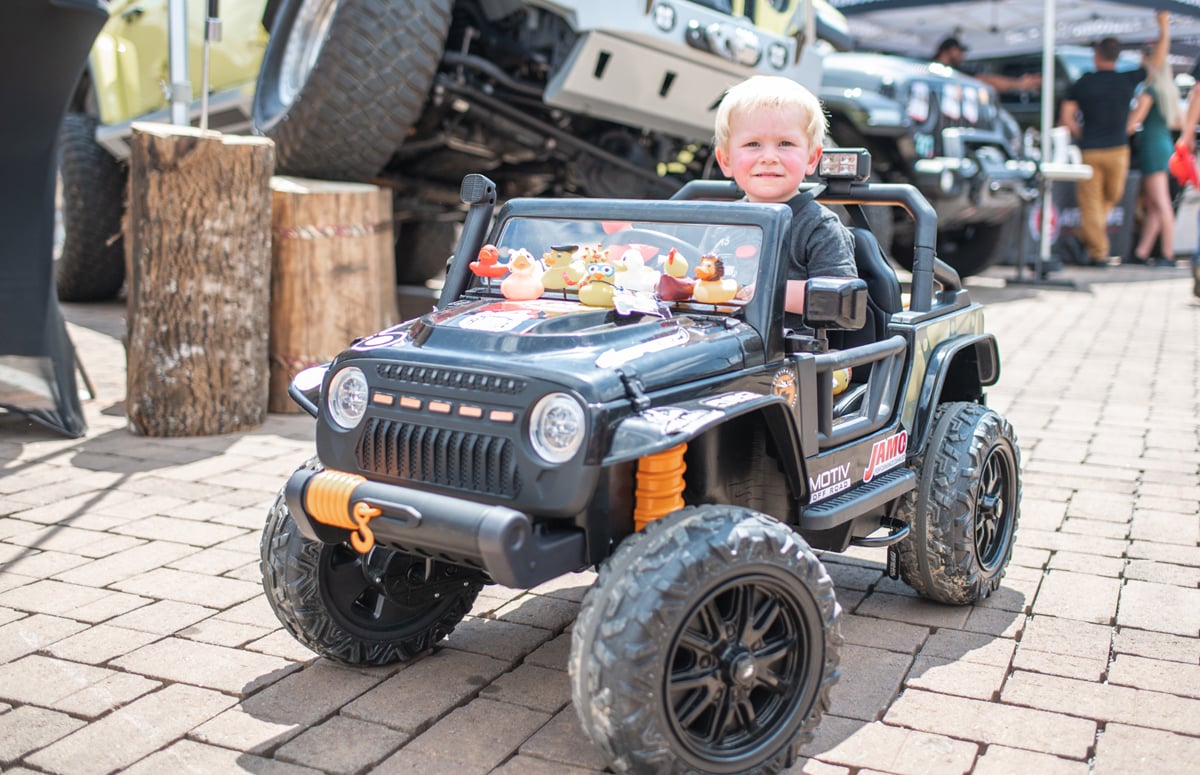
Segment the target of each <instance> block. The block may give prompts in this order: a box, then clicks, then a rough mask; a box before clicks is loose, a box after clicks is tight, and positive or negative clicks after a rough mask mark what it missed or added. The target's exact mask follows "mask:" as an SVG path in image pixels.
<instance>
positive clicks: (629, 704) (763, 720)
mask: <svg viewBox="0 0 1200 775" xmlns="http://www.w3.org/2000/svg"><path fill="white" fill-rule="evenodd" d="M839 610H840V609H839V608H838V605H837V602H836V600H835V599H834V593H833V584H832V582H831V581H830V578H829V575H828V573H826V571H825V568H824V566H822V565H821V562H820V560H818V559H817V557H816V555H815V554H814V553H813V552H812V550H811V549H809V547H808V545H807V544H806V543H805V542H804V540H803V539H802V538H800V537H799V535H798V534H797V533H795V532H794V531H793V530H792V529H791V528H789V527H788V526H787V525H784V524H783V523H781V522H778V521H777V520H775V519H773V518H771V517H768V516H766V515H764V514H760V513H758V512H755V511H752V510H750V509H745V508H740V507H735V506H717V505H708V506H699V507H694V508H686V509H683V510H681V511H677V512H675V513H674V514H672V515H670V516H667V517H664V518H663V519H660V520H657V521H655V522H652V523H651V524H650V525H649V526H648V527H647V528H646V530H645V531H644V533H643V534H641V535H636V536H633V537H631V538H630V539H627V540H626V541H625V542H624V543H623V544H622V545H621V546H620V547H619V548H618V550H617V552H616V553H615V554H614V555H613V557H612V558H611V559H610V560H609V562H608V563H607V564H606V565H605V566H604V567H603V569H602V570H601V572H600V577H599V579H598V580H597V582H596V584H595V585H594V586H593V587H592V589H591V590H590V591H589V593H588V595H587V597H586V598H585V600H584V603H583V607H582V609H581V611H580V614H579V618H578V620H577V621H576V624H575V630H574V635H573V638H572V642H571V661H570V668H571V670H570V672H571V690H572V695H573V698H574V702H575V708H576V711H577V712H578V714H579V717H580V720H581V721H582V724H583V728H584V730H585V731H586V732H587V734H588V735H589V736H590V737H591V739H592V740H593V742H595V743H596V745H597V746H598V747H599V748H600V749H601V750H602V751H603V752H604V753H605V754H606V756H607V758H608V759H609V761H610V762H611V763H612V766H613V768H614V769H615V770H617V771H618V772H637V773H664V772H671V773H682V772H735V771H736V772H755V773H773V772H778V771H779V770H780V769H782V768H783V767H785V766H787V765H788V764H789V763H790V762H791V761H792V760H793V758H794V756H795V752H796V750H797V749H798V748H799V747H800V746H801V745H803V744H804V743H805V742H807V741H808V740H809V739H810V738H811V735H812V730H813V728H814V727H815V726H816V724H817V722H818V721H819V720H820V717H821V715H822V713H823V712H824V711H825V710H826V709H827V708H828V706H829V690H830V688H831V687H832V686H833V684H834V682H835V681H836V680H837V677H838V669H837V665H838V647H839V646H840V644H841V636H840V634H839V630H838V623H837V617H838V612H839Z"/></svg>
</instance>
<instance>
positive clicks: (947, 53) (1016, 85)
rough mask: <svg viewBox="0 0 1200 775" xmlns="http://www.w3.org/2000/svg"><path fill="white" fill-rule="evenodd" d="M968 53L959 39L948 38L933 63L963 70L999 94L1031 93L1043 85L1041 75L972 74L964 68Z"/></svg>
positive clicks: (941, 45)
mask: <svg viewBox="0 0 1200 775" xmlns="http://www.w3.org/2000/svg"><path fill="white" fill-rule="evenodd" d="M967 51H968V49H967V47H966V46H964V45H963V42H962V41H961V40H959V39H958V38H954V37H950V38H946V39H945V40H943V41H942V42H941V43H939V44H938V47H937V51H935V52H934V54H933V61H934V62H937V63H938V64H942V65H946V66H947V67H953V68H954V69H955V70H962V71H963V72H964V73H966V74H967V75H969V76H971V77H972V78H975V79H977V80H980V81H983V82H984V83H986V84H987V85H988V86H991V87H992V88H993V89H995V90H996V91H999V92H1010V91H1031V90H1033V89H1037V88H1038V87H1040V86H1041V85H1042V76H1041V75H1040V74H1039V73H1025V74H1024V75H1021V76H1018V77H1016V78H1012V77H1010V76H1007V75H1000V74H999V73H975V72H971V71H970V70H967V69H965V68H964V67H963V60H965V59H966V55H967Z"/></svg>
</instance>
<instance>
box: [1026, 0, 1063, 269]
mask: <svg viewBox="0 0 1200 775" xmlns="http://www.w3.org/2000/svg"><path fill="white" fill-rule="evenodd" d="M1042 5H1043V8H1044V11H1043V14H1044V17H1045V18H1044V20H1043V24H1042V159H1041V163H1043V164H1044V163H1046V162H1048V161H1050V151H1051V147H1050V140H1051V138H1050V132H1051V130H1052V129H1053V128H1054V117H1053V115H1052V113H1053V111H1054V11H1055V7H1054V6H1055V0H1045V2H1044V3H1043V4H1042ZM1039 177H1040V178H1041V182H1040V184H1039V185H1040V186H1041V188H1042V227H1041V229H1040V230H1039V231H1040V235H1039V236H1040V237H1041V242H1040V244H1039V246H1038V255H1037V264H1036V266H1035V267H1034V270H1035V272H1037V273H1038V274H1040V273H1041V270H1042V267H1044V266H1046V265H1048V264H1049V263H1050V207H1051V204H1052V200H1053V198H1054V184H1053V182H1050V181H1047V180H1046V176H1045V175H1044V174H1043V175H1040V176H1039ZM1022 226H1023V227H1024V225H1022ZM1022 260H1024V259H1023V258H1022Z"/></svg>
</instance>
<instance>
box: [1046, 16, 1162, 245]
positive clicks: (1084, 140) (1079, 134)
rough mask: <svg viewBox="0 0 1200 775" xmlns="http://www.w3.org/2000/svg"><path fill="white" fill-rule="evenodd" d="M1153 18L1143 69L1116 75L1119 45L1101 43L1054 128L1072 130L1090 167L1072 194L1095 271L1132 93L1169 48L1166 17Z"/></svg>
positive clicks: (1120, 183)
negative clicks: (1154, 31)
mask: <svg viewBox="0 0 1200 775" xmlns="http://www.w3.org/2000/svg"><path fill="white" fill-rule="evenodd" d="M1156 18H1157V20H1158V30H1159V35H1158V40H1157V41H1155V43H1154V48H1153V50H1152V51H1151V52H1150V56H1149V57H1148V58H1147V59H1146V60H1145V61H1144V62H1143V64H1142V67H1139V68H1138V69H1136V70H1130V71H1128V72H1123V73H1119V72H1117V70H1116V66H1117V56H1118V55H1119V54H1120V53H1121V45H1120V43H1118V42H1117V40H1116V39H1115V38H1105V39H1104V40H1102V41H1100V42H1099V43H1097V44H1096V47H1095V50H1094V52H1093V59H1094V61H1095V63H1096V71H1095V72H1092V73H1085V74H1084V75H1082V76H1081V77H1080V78H1079V80H1078V81H1076V82H1075V83H1074V84H1072V85H1071V88H1070V89H1069V90H1068V91H1067V95H1066V99H1064V100H1063V103H1062V110H1061V112H1060V114H1059V123H1061V124H1062V125H1063V126H1066V127H1067V128H1068V129H1070V130H1071V137H1072V138H1074V140H1075V142H1076V144H1077V145H1078V146H1079V150H1080V152H1081V154H1082V156H1083V163H1084V164H1087V165H1090V166H1091V168H1092V177H1091V179H1090V180H1081V181H1079V183H1077V184H1076V186H1075V195H1076V198H1077V199H1078V200H1079V237H1080V239H1081V240H1082V241H1083V244H1084V246H1085V247H1086V248H1087V254H1088V258H1090V259H1091V261H1092V263H1093V264H1094V265H1096V266H1104V265H1107V264H1108V262H1109V257H1110V253H1109V244H1108V229H1107V223H1108V214H1109V213H1110V212H1112V209H1113V207H1115V206H1116V204H1117V202H1119V201H1121V195H1122V194H1123V193H1124V191H1125V179H1126V177H1128V175H1129V136H1128V135H1127V134H1126V132H1125V123H1126V121H1127V119H1128V118H1129V105H1130V102H1132V100H1133V93H1134V90H1135V89H1136V88H1137V86H1138V84H1140V83H1141V82H1142V81H1144V80H1146V73H1147V71H1148V70H1154V69H1157V68H1158V67H1161V66H1162V63H1163V62H1164V61H1166V58H1167V52H1168V51H1169V50H1170V48H1171V38H1170V15H1169V14H1168V13H1167V12H1166V11H1158V12H1156Z"/></svg>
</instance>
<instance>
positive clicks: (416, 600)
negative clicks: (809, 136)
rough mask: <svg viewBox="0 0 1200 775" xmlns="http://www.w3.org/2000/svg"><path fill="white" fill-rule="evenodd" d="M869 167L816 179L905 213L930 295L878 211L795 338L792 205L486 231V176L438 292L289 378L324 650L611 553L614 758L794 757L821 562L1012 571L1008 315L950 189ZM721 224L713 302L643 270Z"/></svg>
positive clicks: (602, 672)
mask: <svg viewBox="0 0 1200 775" xmlns="http://www.w3.org/2000/svg"><path fill="white" fill-rule="evenodd" d="M835 162H836V163H835ZM868 168H869V156H867V155H866V154H865V153H863V152H849V153H845V152H838V153H832V152H828V151H827V152H826V155H825V158H824V159H823V160H822V170H823V171H829V170H836V171H837V174H836V175H832V176H826V177H825V178H824V179H823V183H821V184H818V185H815V186H813V188H812V190H813V193H814V194H816V195H818V196H819V197H820V200H821V201H823V202H828V203H838V204H843V205H849V206H850V207H851V209H853V207H854V205H855V203H876V204H878V203H890V204H893V205H897V206H900V207H902V208H904V209H906V210H907V211H908V212H909V213H910V215H911V216H912V217H913V218H914V220H915V222H916V248H915V259H914V269H913V276H912V283H911V287H910V299H911V301H910V302H909V303H908V304H907V305H905V304H903V298H902V294H901V286H900V284H899V282H898V281H897V278H896V275H895V274H894V273H893V271H892V269H891V267H890V265H889V264H888V263H887V260H886V259H885V258H884V256H883V255H882V253H881V252H880V250H879V248H878V245H877V243H875V241H874V239H873V238H872V236H871V234H870V233H869V232H868V231H866V230H863V229H861V228H860V229H856V230H855V237H856V243H857V245H856V247H857V256H856V257H857V260H858V267H859V273H860V276H861V277H860V278H814V279H811V280H809V281H808V287H807V306H808V309H807V313H806V316H805V320H806V322H807V324H808V326H809V327H811V328H810V329H809V328H806V329H804V330H785V328H784V321H785V316H784V308H783V303H784V290H785V285H786V276H785V271H786V270H785V267H786V266H787V257H786V255H785V250H786V244H787V240H786V238H785V235H786V233H787V231H788V226H789V223H790V221H791V218H792V211H791V210H790V209H789V208H788V207H787V206H785V205H778V204H751V203H746V202H727V201H726V202H721V201H711V200H712V198H723V197H728V196H730V195H731V194H732V193H734V192H733V191H732V189H731V188H730V186H729V185H728V184H725V183H718V182H716V181H695V182H693V183H691V184H689V185H688V187H685V189H684V191H683V192H681V194H682V196H683V197H684V198H682V199H680V200H678V201H634V200H620V199H515V200H511V201H509V202H508V203H507V204H505V205H504V206H503V208H502V209H501V210H500V211H499V213H498V215H496V216H495V223H494V225H492V221H493V207H494V204H495V202H496V191H495V187H494V185H493V184H492V183H491V181H489V180H488V179H487V178H485V177H483V176H482V175H470V176H468V177H467V178H466V179H464V181H463V185H462V198H463V200H464V202H467V203H469V205H470V209H469V211H468V215H467V218H466V222H465V224H464V227H463V231H462V235H461V239H460V241H459V243H458V249H457V253H456V258H455V259H454V260H453V261H452V263H451V266H450V269H449V271H448V276H447V282H446V286H445V290H444V292H443V296H442V298H441V300H440V302H439V304H438V308H437V309H435V310H434V311H431V312H429V313H427V314H425V315H423V316H422V317H420V318H419V319H416V320H412V321H409V322H407V323H404V324H401V325H399V326H395V327H393V328H390V329H387V330H385V331H383V332H380V333H378V334H376V335H373V336H370V337H367V338H364V339H361V340H359V341H357V342H355V343H354V344H353V345H352V346H351V347H350V348H349V349H348V350H346V351H345V352H343V353H342V354H341V355H339V356H338V357H337V358H336V359H335V360H334V361H333V362H331V363H329V364H327V365H325V366H321V367H316V368H314V369H310V370H308V371H305V372H302V373H301V374H300V375H298V376H297V378H296V380H295V381H294V382H293V385H292V388H291V394H292V396H293V398H295V399H296V400H297V401H298V403H300V404H301V405H302V406H303V407H304V408H305V409H306V410H307V411H308V412H310V413H311V414H313V415H314V416H315V417H316V418H317V421H318V426H317V436H316V446H317V456H316V458H314V459H313V460H311V461H310V462H308V463H307V464H305V465H304V466H302V467H301V468H300V469H299V470H298V471H297V472H296V473H295V474H293V475H292V477H291V478H290V479H289V480H288V482H287V484H286V485H285V487H284V488H283V491H282V492H281V494H280V496H279V498H278V500H277V502H276V504H275V506H274V508H273V509H272V511H271V514H270V517H269V518H268V522H267V525H266V528H265V531H264V534H263V538H262V570H263V578H264V586H265V589H266V593H267V597H268V599H269V601H270V604H271V606H272V607H273V609H274V610H275V612H276V614H277V615H278V616H279V618H280V620H281V621H282V622H283V624H284V625H285V626H286V627H287V629H288V630H289V631H290V632H291V633H292V634H293V635H294V636H295V637H296V638H297V639H298V640H299V641H300V642H301V643H303V644H304V645H306V646H307V647H309V648H311V649H313V650H314V651H316V652H318V653H320V654H323V655H325V656H327V657H329V658H332V659H335V660H339V661H342V662H346V663H350V664H355V665H376V664H384V663H389V662H393V661H396V660H405V659H409V658H411V657H414V656H416V655H418V654H421V653H422V652H425V651H427V650H428V649H430V648H431V647H432V646H433V645H434V644H435V643H437V642H438V641H439V640H441V639H442V638H444V637H446V636H447V635H448V634H450V632H451V631H452V630H453V629H454V627H455V625H456V624H457V623H458V622H459V621H460V620H461V619H462V618H463V617H464V616H465V615H466V614H467V612H468V610H469V609H470V608H471V605H472V603H473V601H474V600H475V597H476V595H477V594H478V593H479V591H480V589H481V588H482V587H483V585H485V584H490V583H498V584H504V585H508V586H511V587H518V588H530V587H534V586H536V585H538V584H541V583H543V582H545V581H547V580H549V579H552V578H555V577H557V576H560V575H562V574H565V573H569V572H572V571H578V570H584V569H588V568H593V567H598V568H599V578H598V580H597V582H596V583H595V585H594V586H593V587H592V588H591V589H590V590H589V592H588V593H587V596H586V598H585V600H584V603H583V606H582V610H581V612H580V615H579V618H578V621H577V622H576V624H575V628H574V633H573V639H572V651H571V657H570V673H571V683H572V690H573V696H574V701H575V706H576V708H577V710H578V713H579V717H580V719H581V721H582V724H583V728H584V729H585V730H586V732H587V734H588V735H589V736H590V737H591V739H592V740H593V741H594V742H595V744H596V745H597V746H598V748H599V749H600V750H601V751H602V752H603V753H604V755H605V756H606V757H607V758H608V760H609V762H610V763H611V765H612V766H613V767H614V768H615V769H616V770H618V771H622V772H624V771H631V772H654V773H659V772H683V771H688V772H691V771H696V772H722V773H730V772H749V771H753V772H775V771H777V770H778V769H780V768H781V767H783V766H785V765H786V763H788V762H789V761H791V760H792V759H793V758H794V756H795V754H796V751H797V750H798V748H799V747H800V746H801V745H802V744H803V743H804V742H805V741H807V740H809V739H811V733H812V730H813V728H814V727H815V726H816V724H817V722H818V720H819V718H820V716H821V714H822V713H823V711H824V710H825V709H826V708H827V706H828V701H829V689H830V687H831V686H832V685H833V683H834V681H835V680H836V679H837V676H838V648H839V645H840V642H841V638H840V635H839V630H838V616H839V610H840V609H839V607H838V605H837V603H836V600H835V595H834V589H833V585H832V583H831V581H830V577H829V575H828V574H827V573H826V571H825V568H824V567H823V565H822V563H821V561H820V559H819V558H818V554H817V552H818V551H834V552H837V551H843V550H846V549H847V548H848V547H850V546H865V547H879V548H881V549H885V550H886V552H887V568H888V572H889V573H890V574H891V575H893V576H897V575H898V576H899V577H900V578H902V579H904V580H905V581H906V582H907V583H908V584H910V585H911V586H912V587H914V588H915V589H916V590H917V591H918V592H919V593H920V594H922V595H924V596H926V597H928V598H930V599H933V600H937V601H941V602H944V603H950V604H967V603H971V602H974V601H976V600H979V599H980V598H983V597H986V596H987V595H988V594H990V593H991V592H992V591H993V590H994V589H996V588H997V586H998V585H999V583H1000V580H1001V577H1002V575H1003V574H1004V571H1005V567H1006V565H1007V563H1008V561H1009V558H1010V556H1011V553H1012V549H1013V542H1014V535H1015V530H1016V526H1017V521H1018V516H1019V501H1020V492H1021V488H1020V472H1019V467H1020V459H1019V452H1018V448H1017V445H1016V442H1015V439H1014V435H1013V431H1012V429H1011V427H1010V426H1009V424H1008V423H1007V422H1006V421H1005V420H1004V419H1003V418H1002V417H1000V416H999V415H998V414H997V413H996V412H994V411H992V410H990V409H988V408H987V407H986V405H985V400H984V399H985V395H984V388H985V387H987V386H988V385H991V384H993V383H994V382H995V381H996V379H997V378H998V376H999V360H998V354H997V348H996V343H995V340H994V338H993V337H992V336H991V335H990V334H988V333H987V332H986V331H985V329H984V320H983V310H982V309H981V308H980V306H979V305H978V304H976V303H973V302H972V301H971V300H970V298H969V296H968V293H967V291H966V290H965V289H964V288H962V287H961V283H960V282H959V280H958V278H957V276H956V275H955V273H954V272H953V270H951V269H949V267H946V266H945V265H942V264H940V262H939V261H938V260H937V259H936V258H935V256H934V250H933V245H934V240H935V235H936V222H935V218H934V214H933V211H932V209H931V208H930V207H929V205H928V203H927V202H926V201H925V200H924V199H923V198H922V197H921V196H920V194H919V193H918V192H917V191H916V189H915V188H913V187H912V186H909V185H907V184H867V183H865V182H863V181H864V180H865V179H866V177H867V175H868V174H869V173H868ZM693 196H694V197H703V199H696V200H691V199H687V197H693ZM717 243H719V244H720V245H721V246H723V247H722V248H721V250H722V251H724V252H723V253H721V254H720V255H721V257H722V262H723V264H724V270H725V271H724V276H723V277H721V278H716V277H714V276H713V273H712V272H705V273H704V278H703V279H696V280H695V284H694V285H693V287H692V289H691V293H690V294H688V293H687V292H686V291H685V292H678V291H679V289H678V288H677V287H676V286H675V285H673V284H671V283H670V282H669V281H667V282H665V284H663V285H658V284H657V283H652V284H646V285H640V286H639V284H638V281H636V280H635V279H633V278H634V273H639V274H640V273H645V272H646V270H647V267H648V266H649V267H654V266H656V265H658V263H659V259H660V258H662V257H664V256H665V257H666V258H667V262H666V264H665V265H664V266H663V269H664V270H668V271H664V274H669V275H671V276H672V277H675V276H676V275H679V274H682V273H680V272H678V271H675V272H673V273H672V272H670V271H669V267H672V266H680V265H681V264H676V263H675V262H683V261H686V262H687V263H688V264H690V265H691V266H693V267H694V266H697V264H704V265H706V266H707V265H711V264H714V260H713V258H712V257H711V256H708V257H706V256H705V255H704V253H705V252H706V251H707V250H709V249H711V246H712V245H714V244H717ZM581 253H583V254H586V255H587V256H588V260H589V261H590V263H589V264H588V266H587V267H586V269H585V270H584V272H583V274H582V275H581V274H580V273H579V271H578V268H576V269H575V270H572V268H571V261H570V259H571V258H572V257H578V256H580V255H581ZM606 254H607V255H608V256H609V257H620V261H621V262H622V263H623V264H624V267H625V268H620V269H619V268H617V267H616V266H614V265H613V263H611V262H610V261H606V260H605V258H604V256H605V255H606ZM542 255H546V258H547V261H548V264H549V266H547V267H546V269H545V273H544V274H542V272H541V269H540V268H539V269H538V270H537V274H538V275H539V276H541V277H542V278H544V281H543V282H542V283H541V286H542V288H543V290H542V292H541V293H540V294H537V293H536V291H537V290H539V284H538V283H530V282H529V280H530V278H531V277H533V276H534V273H533V272H531V271H530V269H529V265H530V264H531V263H532V262H531V261H530V256H533V257H537V256H542ZM476 256H478V257H479V258H478V259H475V257H476ZM497 258H499V261H496V259H497ZM505 258H508V259H509V262H508V264H507V267H506V265H505V263H504V259H505ZM473 259H474V260H473ZM492 266H499V267H500V270H499V271H496V272H492V271H490V269H489V267H492ZM506 268H507V269H508V270H509V271H508V273H507V277H505V279H504V280H500V279H499V278H498V277H497V278H496V279H491V278H490V277H489V276H490V275H502V274H504V273H505V272H504V270H505V269H506ZM709 268H711V266H710V267H709ZM573 272H574V273H573ZM512 278H516V280H515V281H514V283H512V284H510V283H509V280H510V279H512ZM559 279H562V280H563V282H557V280H559ZM641 279H643V280H644V279H647V278H641ZM649 279H650V280H653V279H654V278H653V276H651V277H650V278H649ZM657 279H658V280H659V281H660V282H664V281H663V280H662V277H661V276H660V277H659V278H657ZM675 279H676V280H677V281H679V280H680V278H677V277H676V278H675ZM571 282H574V283H575V284H574V286H572V287H562V286H571ZM683 282H684V284H686V280H683ZM703 283H716V286H704V287H703V288H702V287H701V286H702V284H703ZM531 285H532V290H531V289H530V286H531ZM555 286H559V289H555V290H548V289H544V288H545V287H551V288H552V287H555ZM616 286H622V287H623V288H625V289H621V288H617V287H616ZM635 287H641V288H646V289H647V290H635V291H631V290H627V289H629V288H635ZM648 288H654V290H648ZM509 297H513V298H526V300H513V298H509ZM529 297H532V298H529ZM676 297H678V298H683V300H676V301H668V300H667V299H669V298H676ZM837 340H841V341H837ZM831 342H833V343H834V345H836V346H835V347H831ZM846 369H850V370H851V371H850V376H849V380H848V382H846V381H845V380H842V381H841V382H839V383H838V384H839V385H841V384H843V383H844V389H843V390H841V392H839V390H838V387H835V378H836V377H837V376H838V375H839V374H841V375H843V376H844V375H845V370H846Z"/></svg>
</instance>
